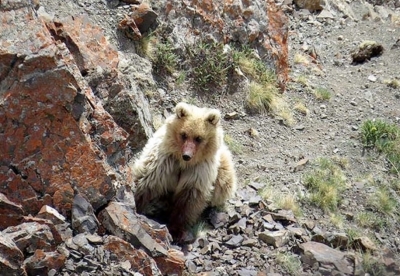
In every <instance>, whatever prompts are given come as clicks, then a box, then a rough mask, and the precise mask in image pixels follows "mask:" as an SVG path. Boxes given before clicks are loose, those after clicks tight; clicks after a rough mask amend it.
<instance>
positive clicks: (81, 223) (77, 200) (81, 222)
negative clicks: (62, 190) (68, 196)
mask: <svg viewBox="0 0 400 276" xmlns="http://www.w3.org/2000/svg"><path fill="white" fill-rule="evenodd" d="M71 221H72V229H73V230H74V231H75V232H77V233H85V232H88V233H91V234H93V233H95V232H96V231H97V229H98V224H99V222H98V220H97V218H96V216H95V214H94V210H93V207H92V205H90V203H89V202H88V201H87V200H86V199H85V198H84V197H83V196H81V195H80V194H76V195H75V197H74V201H73V205H72V216H71Z"/></svg>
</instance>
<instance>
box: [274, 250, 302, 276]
mask: <svg viewBox="0 0 400 276" xmlns="http://www.w3.org/2000/svg"><path fill="white" fill-rule="evenodd" d="M276 261H277V263H278V264H280V265H281V267H282V268H283V269H285V270H286V271H287V273H288V274H289V275H292V276H297V275H301V272H302V266H301V261H300V260H299V258H298V257H297V256H296V255H294V254H291V253H278V254H277V255H276Z"/></svg>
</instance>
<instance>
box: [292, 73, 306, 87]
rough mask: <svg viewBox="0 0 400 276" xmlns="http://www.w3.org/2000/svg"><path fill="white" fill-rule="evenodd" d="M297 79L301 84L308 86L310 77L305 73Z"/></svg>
mask: <svg viewBox="0 0 400 276" xmlns="http://www.w3.org/2000/svg"><path fill="white" fill-rule="evenodd" d="M295 81H296V82H297V83H300V84H301V85H303V86H304V87H308V79H307V77H306V76H305V75H300V76H298V77H297V78H296V79H295Z"/></svg>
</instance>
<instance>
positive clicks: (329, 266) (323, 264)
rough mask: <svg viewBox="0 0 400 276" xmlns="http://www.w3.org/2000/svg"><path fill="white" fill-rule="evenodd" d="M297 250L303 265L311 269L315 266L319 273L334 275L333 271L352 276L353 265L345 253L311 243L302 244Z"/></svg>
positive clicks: (320, 244)
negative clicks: (299, 251) (326, 272)
mask: <svg viewBox="0 0 400 276" xmlns="http://www.w3.org/2000/svg"><path fill="white" fill-rule="evenodd" d="M299 248H300V250H301V261H302V262H303V263H304V264H305V265H307V266H309V267H313V266H314V265H316V264H317V267H318V269H319V270H320V271H324V273H325V271H329V272H330V273H332V274H331V275H335V274H333V273H335V271H336V273H337V272H339V273H343V274H344V275H353V270H354V263H353V262H352V261H351V258H350V256H349V255H347V254H346V253H343V252H341V251H339V250H336V249H333V248H330V247H329V246H327V245H325V244H322V243H317V242H313V241H310V242H306V243H302V244H300V245H299Z"/></svg>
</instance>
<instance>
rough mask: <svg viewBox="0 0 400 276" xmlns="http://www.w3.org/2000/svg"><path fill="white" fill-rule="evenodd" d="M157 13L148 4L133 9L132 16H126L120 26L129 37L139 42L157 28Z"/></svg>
mask: <svg viewBox="0 0 400 276" xmlns="http://www.w3.org/2000/svg"><path fill="white" fill-rule="evenodd" d="M157 17H158V15H157V13H155V12H154V11H153V10H152V9H151V8H150V6H149V4H147V3H141V4H139V5H137V6H133V7H132V13H131V15H130V16H126V17H125V18H124V19H123V20H122V21H121V22H120V23H119V25H118V27H119V28H120V29H122V30H125V32H126V34H127V36H128V37H131V38H132V39H134V40H139V39H140V38H142V35H143V34H145V33H147V32H149V30H151V29H155V28H156V27H157Z"/></svg>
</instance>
